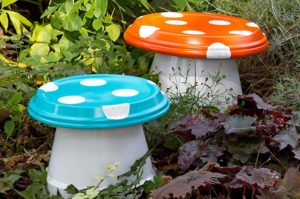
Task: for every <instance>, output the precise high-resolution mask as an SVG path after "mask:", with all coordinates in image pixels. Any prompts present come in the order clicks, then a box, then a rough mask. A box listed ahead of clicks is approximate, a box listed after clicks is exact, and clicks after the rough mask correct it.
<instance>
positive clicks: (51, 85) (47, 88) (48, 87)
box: [39, 82, 58, 92]
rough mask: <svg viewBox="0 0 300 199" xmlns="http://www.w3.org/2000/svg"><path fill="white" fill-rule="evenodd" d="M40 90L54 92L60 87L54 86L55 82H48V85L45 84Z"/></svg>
mask: <svg viewBox="0 0 300 199" xmlns="http://www.w3.org/2000/svg"><path fill="white" fill-rule="evenodd" d="M39 89H41V90H43V91H45V92H54V91H56V90H58V86H56V84H54V83H53V82H48V83H47V84H44V85H43V86H41V87H40V88H39Z"/></svg>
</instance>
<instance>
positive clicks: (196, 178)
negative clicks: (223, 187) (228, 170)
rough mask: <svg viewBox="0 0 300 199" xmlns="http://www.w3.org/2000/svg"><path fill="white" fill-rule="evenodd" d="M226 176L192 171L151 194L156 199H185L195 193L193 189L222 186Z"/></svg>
mask: <svg viewBox="0 0 300 199" xmlns="http://www.w3.org/2000/svg"><path fill="white" fill-rule="evenodd" d="M225 177H226V176H225V175H223V174H220V173H212V172H209V171H200V170H195V171H190V172H188V173H186V174H184V175H182V176H179V177H177V178H175V179H174V180H172V181H170V182H169V183H168V184H166V185H164V186H162V187H160V188H158V189H155V190H153V191H152V192H151V197H152V198H154V199H163V198H170V197H174V198H180V197H182V198H184V197H185V196H186V195H187V194H190V193H192V192H193V189H197V188H198V187H204V186H207V185H216V184H221V183H222V180H223V179H224V178H225Z"/></svg>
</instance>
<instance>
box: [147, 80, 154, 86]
mask: <svg viewBox="0 0 300 199" xmlns="http://www.w3.org/2000/svg"><path fill="white" fill-rule="evenodd" d="M148 82H149V84H152V85H156V84H155V83H154V82H153V81H150V80H148Z"/></svg>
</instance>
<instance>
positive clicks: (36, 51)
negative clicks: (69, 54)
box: [30, 43, 50, 56]
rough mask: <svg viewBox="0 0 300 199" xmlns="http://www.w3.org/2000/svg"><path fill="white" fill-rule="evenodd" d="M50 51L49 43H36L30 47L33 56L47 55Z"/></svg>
mask: <svg viewBox="0 0 300 199" xmlns="http://www.w3.org/2000/svg"><path fill="white" fill-rule="evenodd" d="M49 51H50V48H49V46H48V44H45V43H35V44H33V45H32V46H31V48H30V55H31V56H47V55H48V53H49Z"/></svg>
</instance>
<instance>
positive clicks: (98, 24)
mask: <svg viewBox="0 0 300 199" xmlns="http://www.w3.org/2000/svg"><path fill="white" fill-rule="evenodd" d="M92 25H93V28H94V29H95V30H100V28H101V27H102V21H101V19H99V18H98V19H95V20H94V21H93V24H92Z"/></svg>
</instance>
